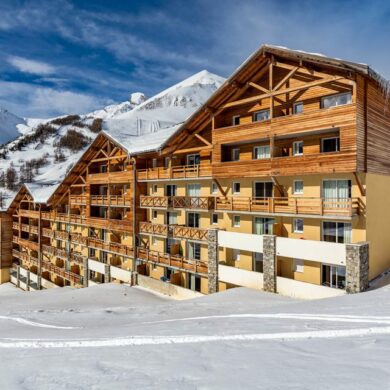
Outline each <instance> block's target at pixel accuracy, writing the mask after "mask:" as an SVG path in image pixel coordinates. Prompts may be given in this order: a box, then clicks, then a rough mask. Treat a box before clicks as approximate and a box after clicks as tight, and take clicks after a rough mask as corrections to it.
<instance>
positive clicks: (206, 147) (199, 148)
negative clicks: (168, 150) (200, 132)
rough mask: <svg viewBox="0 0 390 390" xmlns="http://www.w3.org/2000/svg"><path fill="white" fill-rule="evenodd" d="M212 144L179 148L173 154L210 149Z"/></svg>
mask: <svg viewBox="0 0 390 390" xmlns="http://www.w3.org/2000/svg"><path fill="white" fill-rule="evenodd" d="M212 148H213V146H212V145H211V146H197V147H196V148H188V149H179V150H175V151H174V152H173V154H180V153H190V152H199V151H201V150H205V149H212Z"/></svg>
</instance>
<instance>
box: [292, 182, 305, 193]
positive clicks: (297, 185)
mask: <svg viewBox="0 0 390 390" xmlns="http://www.w3.org/2000/svg"><path fill="white" fill-rule="evenodd" d="M294 194H295V195H296V194H303V180H295V181H294Z"/></svg>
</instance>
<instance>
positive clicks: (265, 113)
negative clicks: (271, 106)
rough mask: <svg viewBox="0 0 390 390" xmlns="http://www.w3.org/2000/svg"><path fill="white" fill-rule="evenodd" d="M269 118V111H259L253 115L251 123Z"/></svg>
mask: <svg viewBox="0 0 390 390" xmlns="http://www.w3.org/2000/svg"><path fill="white" fill-rule="evenodd" d="M269 117H270V114H269V110H261V111H257V112H255V113H253V122H262V121H266V120H268V119H269Z"/></svg>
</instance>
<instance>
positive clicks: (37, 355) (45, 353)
mask: <svg viewBox="0 0 390 390" xmlns="http://www.w3.org/2000/svg"><path fill="white" fill-rule="evenodd" d="M389 298H390V287H382V288H379V289H376V290H373V291H370V292H367V293H364V294H358V295H348V296H343V297H338V298H332V299H325V300H320V301H309V302H308V301H298V300H292V299H289V298H285V297H281V296H278V295H274V294H268V293H264V292H258V291H252V290H248V289H244V288H240V289H234V290H229V291H227V292H223V293H219V294H214V295H211V296H205V297H201V298H197V299H193V300H187V301H174V300H171V299H168V298H165V297H163V296H159V295H156V294H153V293H151V292H149V291H146V290H143V289H141V288H138V287H133V288H131V287H126V286H123V285H114V284H110V285H100V286H96V287H92V288H89V289H81V290H72V289H70V288H62V289H54V290H47V291H40V292H31V293H25V292H21V291H19V290H16V289H15V288H14V287H13V286H11V285H3V286H0V302H1V305H0V330H1V340H0V359H1V360H0V361H1V364H0V388H1V389H3V388H4V389H53V388H55V389H139V388H145V389H165V388H169V389H237V388H241V389H249V388H263V389H385V388H389V386H390V365H389V360H390V299H389Z"/></svg>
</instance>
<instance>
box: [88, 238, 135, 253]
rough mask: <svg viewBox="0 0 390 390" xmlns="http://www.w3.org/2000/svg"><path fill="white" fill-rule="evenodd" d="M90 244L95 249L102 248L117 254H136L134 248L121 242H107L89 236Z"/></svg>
mask: <svg viewBox="0 0 390 390" xmlns="http://www.w3.org/2000/svg"><path fill="white" fill-rule="evenodd" d="M88 246H89V247H91V248H95V249H101V250H104V251H107V252H113V253H115V254H119V255H123V256H129V257H133V256H134V251H133V249H132V248H129V247H128V246H127V245H123V244H119V243H116V242H105V241H103V240H100V239H98V238H94V237H89V238H88Z"/></svg>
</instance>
